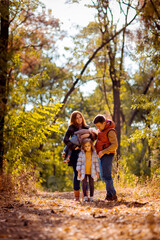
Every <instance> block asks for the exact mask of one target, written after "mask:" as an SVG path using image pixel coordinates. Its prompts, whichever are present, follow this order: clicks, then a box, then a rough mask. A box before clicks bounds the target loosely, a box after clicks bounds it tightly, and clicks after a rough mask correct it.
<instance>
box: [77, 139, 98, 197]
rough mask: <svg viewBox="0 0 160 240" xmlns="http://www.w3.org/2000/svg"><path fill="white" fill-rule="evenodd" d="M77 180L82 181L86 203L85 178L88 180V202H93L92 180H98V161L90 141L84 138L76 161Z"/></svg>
mask: <svg viewBox="0 0 160 240" xmlns="http://www.w3.org/2000/svg"><path fill="white" fill-rule="evenodd" d="M76 169H77V171H78V180H82V190H83V195H84V201H88V197H87V194H86V185H87V178H88V179H89V188H90V201H93V195H94V180H97V178H99V172H100V168H99V161H98V156H97V154H96V152H95V150H94V146H93V142H92V140H91V139H89V138H86V139H84V140H83V141H82V143H81V152H80V153H79V157H78V160H77V168H76Z"/></svg>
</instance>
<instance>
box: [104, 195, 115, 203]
mask: <svg viewBox="0 0 160 240" xmlns="http://www.w3.org/2000/svg"><path fill="white" fill-rule="evenodd" d="M105 200H108V201H117V195H116V194H115V195H114V196H106V198H105Z"/></svg>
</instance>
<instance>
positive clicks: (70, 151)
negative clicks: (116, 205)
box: [62, 111, 118, 201]
mask: <svg viewBox="0 0 160 240" xmlns="http://www.w3.org/2000/svg"><path fill="white" fill-rule="evenodd" d="M93 124H94V125H95V126H96V129H94V128H90V127H89V126H88V125H87V124H86V121H85V119H84V117H83V115H82V113H81V112H79V111H74V112H73V113H72V114H71V116H70V123H69V127H68V129H67V131H66V133H65V136H64V143H65V148H64V151H63V153H62V157H63V158H64V163H67V164H68V166H72V168H73V171H74V178H73V189H74V196H75V200H76V201H79V199H80V182H81V181H82V191H83V199H84V201H94V198H93V197H94V181H96V180H97V179H98V178H99V174H100V176H101V179H102V180H103V181H104V182H105V185H106V196H105V199H106V200H108V201H112V200H117V195H116V190H115V188H114V184H113V179H112V161H113V158H114V155H115V152H116V149H117V147H118V143H117V135H116V130H115V123H114V122H113V121H111V120H109V119H106V118H105V116H104V115H100V114H98V115H97V116H96V117H95V118H94V120H93ZM88 185H89V190H90V197H89V196H88Z"/></svg>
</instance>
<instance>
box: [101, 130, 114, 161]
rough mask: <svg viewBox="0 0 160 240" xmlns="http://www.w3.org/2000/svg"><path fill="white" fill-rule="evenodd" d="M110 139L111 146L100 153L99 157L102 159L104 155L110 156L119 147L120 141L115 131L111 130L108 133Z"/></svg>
mask: <svg viewBox="0 0 160 240" xmlns="http://www.w3.org/2000/svg"><path fill="white" fill-rule="evenodd" d="M108 139H109V142H110V143H111V145H110V146H109V147H108V148H105V149H104V150H102V151H100V152H99V154H98V156H99V157H100V158H101V157H102V156H103V155H104V154H110V153H113V152H115V151H116V149H117V147H118V141H117V136H116V133H115V131H114V130H110V131H109V132H108Z"/></svg>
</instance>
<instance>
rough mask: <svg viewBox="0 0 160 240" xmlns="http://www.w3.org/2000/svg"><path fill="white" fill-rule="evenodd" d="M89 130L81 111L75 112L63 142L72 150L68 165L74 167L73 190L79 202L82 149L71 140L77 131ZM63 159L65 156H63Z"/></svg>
mask: <svg viewBox="0 0 160 240" xmlns="http://www.w3.org/2000/svg"><path fill="white" fill-rule="evenodd" d="M88 128H89V126H87V124H86V122H85V120H84V117H83V115H82V113H81V112H79V111H74V112H73V113H72V114H71V117H70V123H69V127H68V129H67V131H66V134H65V136H64V140H63V141H64V143H65V144H66V145H67V147H68V148H70V149H71V150H72V153H71V157H70V161H69V163H68V165H69V166H72V167H73V171H74V178H73V189H74V195H75V200H76V201H79V197H80V181H79V180H77V176H78V172H77V170H76V166H77V159H78V154H79V152H80V148H79V147H76V148H75V145H74V144H73V143H71V141H70V140H69V139H70V138H71V137H72V136H73V135H74V133H75V132H76V131H78V130H80V129H88ZM63 157H65V156H64V155H63Z"/></svg>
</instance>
